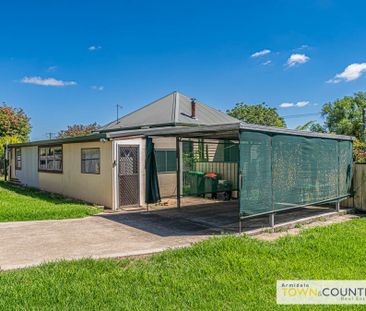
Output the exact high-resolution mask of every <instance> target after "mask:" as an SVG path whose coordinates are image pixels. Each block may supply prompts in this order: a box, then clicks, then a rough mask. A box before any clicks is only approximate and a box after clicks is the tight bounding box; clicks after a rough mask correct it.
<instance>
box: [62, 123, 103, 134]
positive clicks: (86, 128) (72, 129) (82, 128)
mask: <svg viewBox="0 0 366 311" xmlns="http://www.w3.org/2000/svg"><path fill="white" fill-rule="evenodd" d="M98 127H99V125H98V124H97V123H91V124H87V125H83V124H74V125H69V126H68V127H67V129H66V130H62V131H60V132H58V134H57V138H65V137H75V136H85V135H89V134H91V133H92V132H94V131H95V130H96V129H97V128H98Z"/></svg>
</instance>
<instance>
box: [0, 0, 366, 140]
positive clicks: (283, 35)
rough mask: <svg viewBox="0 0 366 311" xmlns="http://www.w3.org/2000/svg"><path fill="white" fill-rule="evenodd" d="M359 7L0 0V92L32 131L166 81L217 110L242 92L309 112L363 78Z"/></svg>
mask: <svg viewBox="0 0 366 311" xmlns="http://www.w3.org/2000/svg"><path fill="white" fill-rule="evenodd" d="M365 10H366V3H365V2H364V1H332V0H314V1H311V0H307V1H290V0H286V1H285V0H278V1H229V0H227V1H212V0H211V1H190V0H186V1H159V0H156V1H68V0H64V1H40V0H34V1H16V0H14V1H6V2H5V1H3V2H2V5H1V12H2V14H1V18H0V38H1V41H0V101H5V102H6V103H7V104H8V105H10V106H16V107H22V108H24V110H25V111H26V113H27V114H28V115H29V116H30V117H31V118H32V125H33V132H32V139H45V138H46V136H45V133H46V132H57V131H59V130H61V129H63V128H65V127H66V126H67V125H68V124H73V123H91V122H98V123H99V124H101V125H103V124H104V123H107V122H110V121H111V120H112V119H114V118H115V115H116V112H115V111H116V107H115V106H116V104H119V105H122V106H123V107H124V109H123V113H128V112H130V111H132V110H134V109H136V108H138V107H140V106H142V105H144V104H147V103H149V102H151V101H153V100H154V99H157V98H159V97H162V96H163V95H165V94H168V93H170V92H172V91H174V90H178V91H181V92H183V93H184V94H187V95H188V96H193V97H196V98H197V99H199V100H200V101H203V102H204V103H206V104H208V105H211V106H213V107H215V108H218V109H220V110H223V111H225V110H226V109H228V108H230V107H232V106H233V105H234V104H235V103H236V102H241V101H243V102H246V103H250V104H255V103H260V102H266V103H267V104H268V105H270V106H272V107H277V108H278V109H279V112H280V114H281V115H284V116H286V115H297V114H309V113H316V112H319V111H320V109H321V105H322V104H323V103H325V102H328V101H332V100H334V99H336V98H340V97H343V96H345V95H351V94H352V93H354V92H357V91H365V90H366V87H365V83H366V75H365V76H363V73H364V72H366V40H365V34H366V19H365V18H364V12H365ZM267 50H268V51H270V52H268V51H267ZM263 51H264V52H263ZM257 52H261V53H259V54H255V53H257ZM348 66H349V67H348ZM336 75H338V76H336ZM281 105H282V106H287V108H281ZM315 119H318V117H317V116H306V117H302V118H289V119H286V122H287V124H288V126H289V127H295V126H296V125H298V124H304V123H306V122H307V121H309V120H315Z"/></svg>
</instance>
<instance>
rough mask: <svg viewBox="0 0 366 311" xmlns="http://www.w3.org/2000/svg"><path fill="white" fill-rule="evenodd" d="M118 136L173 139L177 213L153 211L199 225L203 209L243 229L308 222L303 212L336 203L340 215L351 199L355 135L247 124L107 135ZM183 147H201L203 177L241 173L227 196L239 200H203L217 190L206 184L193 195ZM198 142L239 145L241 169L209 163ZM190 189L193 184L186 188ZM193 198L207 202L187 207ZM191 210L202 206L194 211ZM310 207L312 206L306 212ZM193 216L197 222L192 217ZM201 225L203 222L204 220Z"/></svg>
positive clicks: (197, 165)
mask: <svg viewBox="0 0 366 311" xmlns="http://www.w3.org/2000/svg"><path fill="white" fill-rule="evenodd" d="M114 135H115V137H121V136H125V137H141V136H143V137H145V138H147V137H175V139H176V161H177V174H176V184H177V188H176V189H177V191H176V203H177V209H176V211H175V213H173V212H170V213H169V212H168V211H157V212H156V213H160V214H162V213H163V214H165V215H168V214H170V217H181V216H182V213H183V212H185V213H186V214H190V215H191V216H192V217H191V218H192V219H193V218H194V219H196V220H197V218H198V219H199V218H200V217H201V216H202V215H204V213H205V212H204V211H205V210H206V211H207V217H214V216H213V214H214V213H215V211H216V216H218V217H221V218H222V219H224V218H225V215H231V216H230V219H231V220H232V219H234V218H236V223H237V224H238V227H239V230H240V231H241V228H242V224H243V223H244V224H245V223H249V222H250V223H253V220H252V219H255V220H254V222H257V220H260V221H262V222H263V217H268V218H267V219H269V224H270V226H274V225H275V220H276V222H277V221H283V219H286V215H288V216H289V215H292V216H294V217H305V216H306V215H305V214H306V213H305V214H304V211H310V213H313V212H314V206H323V207H321V208H319V209H318V210H317V211H316V213H318V212H319V211H325V212H329V208H327V207H324V206H329V204H335V206H336V210H337V211H339V206H340V202H341V200H343V199H346V198H348V197H349V196H351V180H352V140H353V137H349V136H343V135H331V134H323V133H314V132H306V131H297V130H289V129H282V128H272V127H264V126H257V125H250V124H245V123H240V124H225V125H217V126H216V125H215V126H192V127H183V126H182V127H179V126H176V127H171V128H167V127H164V128H149V129H138V130H131V131H123V132H120V133H113V134H112V133H111V134H110V137H111V138H113V136H114ZM186 142H190V143H191V144H193V145H194V146H197V147H193V150H194V157H193V158H192V159H191V162H192V163H193V165H194V166H192V168H193V169H194V170H195V171H199V170H204V168H206V170H205V173H207V172H212V171H216V172H218V171H219V166H220V165H221V168H220V169H221V171H219V174H218V175H225V174H226V175H225V176H227V175H228V174H229V173H228V172H227V170H229V171H230V172H231V171H233V169H234V170H235V171H236V172H235V174H230V176H231V177H230V179H231V180H230V182H231V185H232V186H231V188H230V191H232V192H237V193H236V195H235V197H237V199H235V200H230V201H227V202H226V201H223V202H217V201H215V202H213V201H204V200H203V197H205V196H206V195H207V194H209V195H212V194H213V193H214V192H215V191H213V190H211V191H210V185H207V183H206V182H205V183H204V186H202V185H201V186H196V187H195V189H196V190H197V189H203V190H198V191H191V190H192V187H193V186H192V185H193V184H194V182H190V184H189V182H188V181H187V180H188V179H189V178H193V177H192V176H189V175H187V171H188V173H189V174H191V171H189V170H187V169H186V168H185V166H186V162H187V159H186V152H187V150H186V149H187V147H186V146H185V143H186ZM200 144H201V146H205V144H216V145H217V146H219V145H220V146H221V145H224V146H229V148H234V147H235V148H237V149H236V150H237V151H236V153H237V155H233V154H231V155H230V157H234V158H235V157H236V156H237V158H235V159H234V160H233V161H232V162H231V163H235V162H236V165H234V164H230V165H228V164H227V163H226V162H225V161H222V163H226V164H213V162H215V161H211V160H210V159H209V155H208V154H209V152H208V151H206V150H205V149H204V148H205V147H203V150H202V147H201V149H200V147H199V146H200ZM232 146H234V147H232ZM195 148H196V149H197V150H196V149H195ZM217 149H218V148H217ZM224 149H225V147H224ZM200 153H201V154H202V156H203V158H205V157H206V161H200V159H198V160H197V158H196V154H200ZM234 153H235V152H234ZM203 162H206V163H203ZM215 165H216V166H215ZM223 170H224V171H223ZM225 170H226V171H225ZM191 175H192V174H191ZM225 178H226V180H227V179H229V178H228V177H225ZM188 184H189V186H190V187H187V185H188ZM200 187H201V188H200ZM212 187H213V186H212V185H211V189H212ZM210 192H211V193H210ZM216 192H219V191H216ZM192 198H195V200H202V201H203V202H204V203H205V204H191V205H190V206H189V208H188V207H185V206H182V203H183V202H184V201H185V200H187V199H192ZM201 198H202V199H201ZM193 201H194V200H193ZM194 205H197V206H200V207H199V208H197V207H196V209H195V207H194ZM204 205H206V207H204ZM210 206H211V208H210ZM309 206H310V207H311V208H310V209H306V208H307V207H309ZM230 207H231V209H230ZM195 211H196V212H197V214H196V216H197V217H195V216H194V213H195ZM154 213H155V212H154ZM314 213H315V212H314ZM200 215H201V216H200ZM233 215H234V216H233ZM216 216H215V217H216ZM198 221H201V222H202V223H204V222H205V220H204V219H203V218H202V217H201V220H198Z"/></svg>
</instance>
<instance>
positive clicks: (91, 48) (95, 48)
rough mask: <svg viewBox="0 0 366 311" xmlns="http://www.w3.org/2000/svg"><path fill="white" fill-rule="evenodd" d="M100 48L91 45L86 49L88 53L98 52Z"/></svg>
mask: <svg viewBox="0 0 366 311" xmlns="http://www.w3.org/2000/svg"><path fill="white" fill-rule="evenodd" d="M101 48H102V47H101V46H100V45H92V46H89V47H88V50H89V51H96V50H100V49H101Z"/></svg>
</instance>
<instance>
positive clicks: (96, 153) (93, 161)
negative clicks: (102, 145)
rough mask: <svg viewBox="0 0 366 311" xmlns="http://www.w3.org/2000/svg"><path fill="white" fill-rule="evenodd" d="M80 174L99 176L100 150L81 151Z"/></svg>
mask: <svg viewBox="0 0 366 311" xmlns="http://www.w3.org/2000/svg"><path fill="white" fill-rule="evenodd" d="M81 172H82V173H84V174H100V149H99V148H90V149H81Z"/></svg>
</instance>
